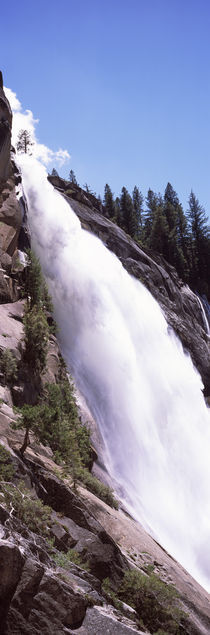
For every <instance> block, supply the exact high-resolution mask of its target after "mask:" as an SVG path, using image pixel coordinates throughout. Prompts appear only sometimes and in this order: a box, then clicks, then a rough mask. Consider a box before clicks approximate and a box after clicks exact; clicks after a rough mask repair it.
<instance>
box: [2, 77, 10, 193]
mask: <svg viewBox="0 0 210 635" xmlns="http://www.w3.org/2000/svg"><path fill="white" fill-rule="evenodd" d="M11 129H12V111H11V108H10V104H9V102H8V99H7V98H6V95H5V93H4V89H3V76H2V72H1V71H0V183H1V181H5V180H6V179H8V177H9V175H10V171H11V167H10V147H11Z"/></svg>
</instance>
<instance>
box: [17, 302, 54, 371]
mask: <svg viewBox="0 0 210 635" xmlns="http://www.w3.org/2000/svg"><path fill="white" fill-rule="evenodd" d="M23 323H24V333H25V337H24V343H25V351H24V361H25V363H26V364H27V365H28V366H29V368H30V371H31V373H32V374H33V375H34V376H39V375H40V374H41V373H42V372H43V370H44V368H45V365H46V358H47V350H48V336H49V327H48V324H47V320H46V317H45V314H44V312H43V310H42V309H41V308H39V307H38V306H36V305H34V306H33V308H32V309H31V310H29V309H26V310H25V315H24V320H23Z"/></svg>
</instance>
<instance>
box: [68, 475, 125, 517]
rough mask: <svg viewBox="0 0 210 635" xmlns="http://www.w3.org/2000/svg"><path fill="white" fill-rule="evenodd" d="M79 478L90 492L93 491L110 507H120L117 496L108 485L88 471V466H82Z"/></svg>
mask: <svg viewBox="0 0 210 635" xmlns="http://www.w3.org/2000/svg"><path fill="white" fill-rule="evenodd" d="M78 478H79V480H81V481H82V483H84V485H85V487H87V489H88V490H89V491H90V492H93V494H95V495H96V496H98V498H100V499H101V500H102V501H104V502H105V503H107V505H110V507H114V509H118V502H117V500H116V498H114V495H113V492H112V490H111V488H110V487H108V485H104V483H101V481H99V480H98V479H97V478H96V477H95V476H93V475H92V474H91V473H90V472H88V470H87V469H86V468H80V470H79V476H78Z"/></svg>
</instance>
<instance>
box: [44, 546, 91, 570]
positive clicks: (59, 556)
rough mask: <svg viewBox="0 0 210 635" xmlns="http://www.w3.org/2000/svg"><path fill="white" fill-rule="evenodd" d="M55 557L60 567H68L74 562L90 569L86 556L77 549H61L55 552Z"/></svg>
mask: <svg viewBox="0 0 210 635" xmlns="http://www.w3.org/2000/svg"><path fill="white" fill-rule="evenodd" d="M53 559H54V561H55V563H56V565H57V566H58V567H63V568H64V569H68V568H69V565H70V564H72V563H73V564H76V565H77V566H78V567H81V568H82V569H85V571H89V570H90V569H89V566H88V563H87V562H85V561H84V558H83V557H82V556H81V554H79V553H78V551H76V550H75V549H69V550H68V551H67V553H64V552H63V551H60V552H59V553H56V554H53Z"/></svg>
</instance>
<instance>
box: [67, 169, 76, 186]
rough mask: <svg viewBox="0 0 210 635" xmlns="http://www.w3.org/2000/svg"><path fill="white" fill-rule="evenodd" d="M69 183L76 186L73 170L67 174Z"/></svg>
mask: <svg viewBox="0 0 210 635" xmlns="http://www.w3.org/2000/svg"><path fill="white" fill-rule="evenodd" d="M69 181H70V183H73V184H74V185H78V183H77V179H76V176H75V174H74V171H73V170H70V172H69Z"/></svg>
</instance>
